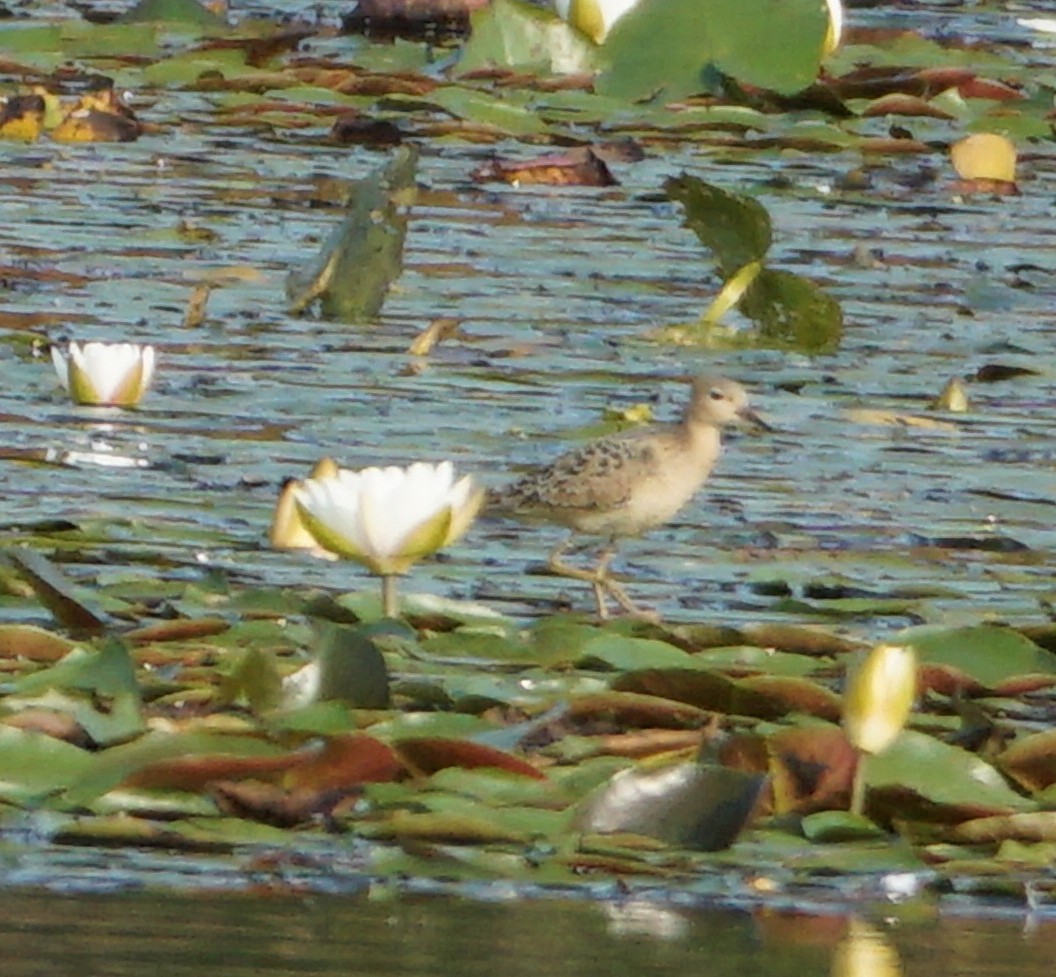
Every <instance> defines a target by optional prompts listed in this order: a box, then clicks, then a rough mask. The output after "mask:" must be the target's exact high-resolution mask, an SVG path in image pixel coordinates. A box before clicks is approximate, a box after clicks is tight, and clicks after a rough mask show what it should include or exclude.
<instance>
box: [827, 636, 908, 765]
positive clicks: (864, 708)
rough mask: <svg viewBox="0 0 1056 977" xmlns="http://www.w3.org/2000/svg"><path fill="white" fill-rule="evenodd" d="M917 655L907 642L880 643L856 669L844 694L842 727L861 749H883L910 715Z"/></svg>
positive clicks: (890, 742) (892, 739) (893, 739)
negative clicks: (898, 643)
mask: <svg viewBox="0 0 1056 977" xmlns="http://www.w3.org/2000/svg"><path fill="white" fill-rule="evenodd" d="M916 694H917V656H916V654H915V652H914V651H913V649H912V648H910V647H908V646H906V645H877V646H876V647H875V648H874V649H873V650H872V651H870V652H869V654H868V655H866V656H865V658H864V659H863V661H862V662H861V664H860V665H859V666H858V667H857V668H856V669H854V670H853V671H852V672H851V674H850V677H849V680H848V682H847V688H846V690H845V692H844V695H843V728H844V731H845V732H846V733H847V739H849V740H850V742H851V745H852V746H853V747H854V748H855V749H856V750H859V751H860V752H862V753H882V752H883V751H884V750H886V749H887V748H888V747H889V746H890V745H891V744H892V743H893V742H894V741H895V739H897V737H898V734H899V733H900V732H902V727H903V726H905V725H906V720H907V719H909V713H910V710H911V709H912V708H913V700H914V698H915V697H916Z"/></svg>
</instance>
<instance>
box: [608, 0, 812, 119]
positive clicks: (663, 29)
mask: <svg viewBox="0 0 1056 977" xmlns="http://www.w3.org/2000/svg"><path fill="white" fill-rule="evenodd" d="M827 32H828V13H827V9H826V6H825V3H824V0H753V2H752V3H751V4H745V3H744V0H708V2H707V3H701V0H650V2H649V3H643V4H640V5H638V6H637V7H635V8H634V9H632V10H631V11H630V12H629V13H627V14H626V15H625V16H624V17H622V18H621V19H620V20H619V21H618V22H617V23H616V25H615V27H614V28H613V30H612V33H610V34H609V36H608V38H607V39H606V41H605V44H604V46H603V48H602V49H601V53H602V56H603V58H604V61H605V63H606V68H605V70H604V71H603V73H602V75H601V76H600V77H599V79H598V81H597V90H598V92H600V93H601V94H603V95H613V96H617V97H621V98H628V99H638V98H660V99H663V100H667V101H670V100H672V99H676V98H681V97H683V96H686V95H693V94H696V93H699V92H701V91H702V90H704V88H705V87H706V85H705V77H706V75H707V72H708V71H709V70H711V71H714V70H717V71H719V72H722V73H723V74H727V75H732V76H733V77H734V78H736V79H737V80H738V81H740V82H742V83H745V84H749V85H757V86H759V87H761V88H769V89H773V90H774V91H776V92H782V93H786V94H790V93H793V92H797V91H800V90H801V89H803V88H806V87H807V86H808V85H809V84H810V83H811V82H813V81H814V79H815V78H816V77H817V74H818V67H819V65H820V63H821V56H822V49H823V45H824V43H825V37H826V34H827ZM778 37H779V38H780V39H781V43H780V44H775V43H774V39H775V38H778Z"/></svg>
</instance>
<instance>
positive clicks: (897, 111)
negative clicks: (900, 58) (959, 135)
mask: <svg viewBox="0 0 1056 977" xmlns="http://www.w3.org/2000/svg"><path fill="white" fill-rule="evenodd" d="M862 115H863V116H873V115H909V116H922V117H927V118H932V119H947V120H952V119H954V118H956V116H954V115H951V114H950V113H949V112H945V111H943V110H942V109H940V108H937V107H936V106H934V105H932V104H931V103H930V102H927V101H925V100H924V99H923V98H921V97H920V96H919V95H904V94H902V93H901V92H894V93H892V94H890V95H881V96H880V98H877V99H874V100H873V101H872V102H870V103H869V105H867V106H866V108H865V111H864V112H862Z"/></svg>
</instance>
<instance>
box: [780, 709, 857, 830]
mask: <svg viewBox="0 0 1056 977" xmlns="http://www.w3.org/2000/svg"><path fill="white" fill-rule="evenodd" d="M769 748H770V776H771V781H772V783H773V790H774V810H775V812H776V813H778V814H785V813H788V812H790V811H794V812H797V813H799V814H809V813H811V812H812V811H824V810H832V809H842V808H845V807H847V804H848V802H849V799H850V791H851V779H852V777H853V775H854V770H855V766H856V764H857V762H858V760H857V756H856V755H855V752H854V749H853V748H852V747H851V744H850V743H848V742H847V737H846V736H844V735H843V730H841V729H839V728H837V727H817V728H810V729H785V730H781V731H780V732H778V733H775V734H774V735H773V736H771V737H770V739H769Z"/></svg>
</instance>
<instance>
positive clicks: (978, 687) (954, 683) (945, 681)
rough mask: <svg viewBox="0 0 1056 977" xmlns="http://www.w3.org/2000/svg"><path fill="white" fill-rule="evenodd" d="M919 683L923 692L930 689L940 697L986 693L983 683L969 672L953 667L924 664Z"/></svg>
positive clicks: (918, 679)
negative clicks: (959, 693)
mask: <svg viewBox="0 0 1056 977" xmlns="http://www.w3.org/2000/svg"><path fill="white" fill-rule="evenodd" d="M917 681H918V682H919V684H920V690H921V692H924V691H927V690H929V689H930V690H931V691H933V692H938V693H939V694H940V695H954V694H955V693H957V692H961V693H966V694H968V695H978V694H979V693H980V692H985V691H986V688H985V686H983V685H982V683H980V682H977V681H976V680H975V679H974V678H972V677H971V676H970V675H968V674H967V672H962V671H961V670H960V669H959V668H954V666H953V665H934V664H930V663H928V662H922V663H921V665H920V667H919V669H918V671H917Z"/></svg>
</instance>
